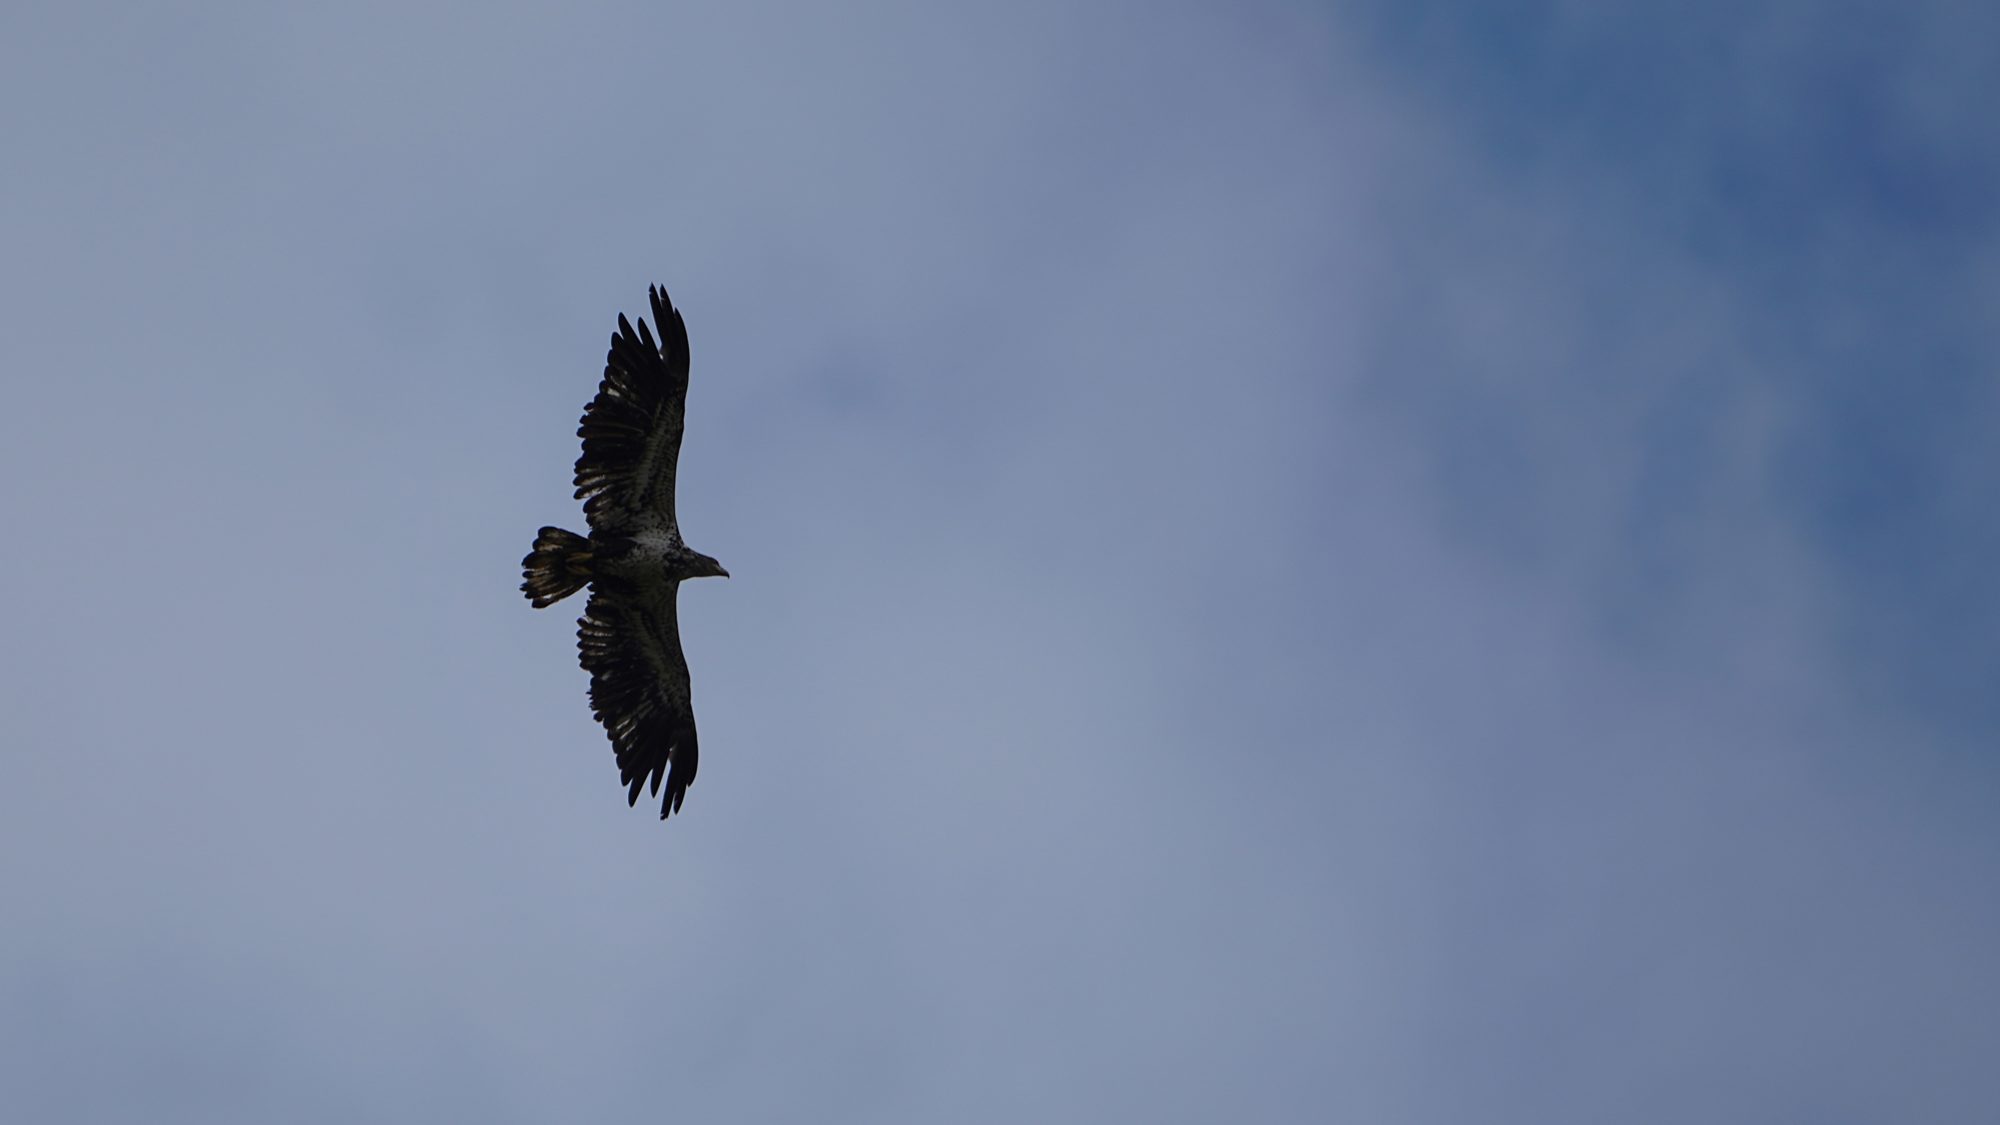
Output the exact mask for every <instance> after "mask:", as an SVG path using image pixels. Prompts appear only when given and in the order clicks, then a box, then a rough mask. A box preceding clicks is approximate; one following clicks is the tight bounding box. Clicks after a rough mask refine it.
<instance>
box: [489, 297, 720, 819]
mask: <svg viewBox="0 0 2000 1125" xmlns="http://www.w3.org/2000/svg"><path fill="white" fill-rule="evenodd" d="M648 293H649V295H650V297H651V299H652V304H653V324H654V325H655V326H656V327H657V328H658V329H659V334H660V335H659V340H658V341H657V342H655V341H654V339H653V333H652V332H651V331H650V330H649V329H648V328H647V326H646V318H645V317H643V316H642V317H640V318H639V328H638V331H636V332H635V331H633V329H632V325H631V323H630V322H628V321H627V320H626V319H625V314H623V313H620V314H619V315H618V331H617V333H616V334H614V335H613V336H612V337H611V351H610V353H609V354H608V355H606V356H605V357H604V381H603V382H601V383H599V384H598V386H597V397H596V398H593V399H591V400H590V404H589V405H588V406H585V407H584V408H583V422H582V424H581V425H580V426H579V427H578V428H577V431H576V433H577V436H578V437H580V438H582V439H583V455H582V456H580V457H578V458H577V459H576V498H577V499H579V500H581V501H583V514H584V518H585V519H586V520H588V521H589V523H590V535H589V536H588V537H585V536H582V535H578V534H576V533H575V532H571V531H564V530H563V529H562V528H559V527H545V528H542V530H541V532H540V533H539V534H537V535H536V536H535V546H534V549H533V550H532V551H530V552H529V553H528V557H527V558H525V559H522V560H521V570H522V575H523V578H524V581H523V582H522V583H521V592H522V593H524V594H526V595H527V596H528V600H529V601H531V602H533V603H534V605H535V608H536V609H543V608H546V607H548V606H551V605H554V604H555V603H557V602H559V601H561V600H562V599H564V598H566V597H568V596H570V595H571V594H574V593H576V592H577V591H578V590H581V589H582V588H583V587H585V586H589V587H590V600H589V601H588V602H587V603H585V605H584V610H583V616H582V617H581V618H580V619H578V621H577V623H576V649H577V658H578V660H579V662H581V663H582V665H583V669H584V671H586V672H589V673H590V709H591V712H592V713H593V715H594V716H595V717H596V718H597V721H598V722H601V723H603V724H604V731H605V733H606V734H608V735H610V736H611V747H612V749H613V750H614V751H616V752H617V755H618V777H619V780H620V781H621V782H623V783H624V785H625V787H626V793H625V803H626V804H627V805H637V804H638V803H639V791H640V790H641V789H643V788H645V787H646V785H647V783H648V782H650V783H651V785H652V795H653V796H655V797H658V796H660V781H661V778H662V776H664V777H665V780H666V786H667V793H666V796H665V798H663V799H662V800H661V802H660V819H662V820H665V819H666V818H667V817H668V816H669V815H671V814H673V813H676V812H679V811H680V807H681V801H682V799H683V798H685V797H686V796H687V789H688V786H689V785H692V784H693V783H694V774H695V768H696V767H697V766H698V765H699V764H700V749H699V746H698V744H697V742H696V740H695V728H694V708H693V706H692V705H691V703H690V701H689V693H688V666H687V658H686V657H685V656H683V655H682V654H681V630H680V622H679V619H678V617H677V615H676V613H675V602H676V601H677V599H678V597H679V594H680V587H681V582H682V581H683V580H685V579H689V578H703V577H708V576H711V575H712V576H715V577H719V578H727V577H729V572H728V571H726V570H724V569H722V564H720V563H718V562H716V561H715V560H714V559H712V558H710V557H708V556H707V555H704V554H702V553H701V552H699V551H694V550H690V549H688V546H687V544H685V543H683V542H681V530H680V525H679V523H678V522H677V521H676V520H675V519H674V470H675V466H676V463H677V462H678V461H679V460H680V453H681V422H682V418H683V414H684V409H685V406H686V402H687V387H688V338H687V325H686V324H685V323H684V322H683V321H682V320H681V314H680V310H679V309H676V308H674V305H673V302H672V301H671V300H669V299H668V298H667V293H666V290H664V289H661V288H659V287H658V286H654V287H653V288H651V289H650V290H648Z"/></svg>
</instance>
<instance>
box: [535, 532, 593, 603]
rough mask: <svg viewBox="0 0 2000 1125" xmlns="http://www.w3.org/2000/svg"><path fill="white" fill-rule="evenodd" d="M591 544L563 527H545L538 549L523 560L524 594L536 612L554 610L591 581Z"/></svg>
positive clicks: (538, 542) (537, 541)
mask: <svg viewBox="0 0 2000 1125" xmlns="http://www.w3.org/2000/svg"><path fill="white" fill-rule="evenodd" d="M590 555H591V550H590V540H588V539H585V538H584V537H583V536H581V535H578V534H577V533H575V532H573V531H564V530H563V529H562V528H560V527H545V528H543V529H542V530H541V534H539V535H537V536H535V549H534V550H532V551H529V552H528V557H527V558H525V559H522V560H521V576H522V578H523V579H525V581H523V582H522V583H521V592H522V593H524V594H526V595H528V600H529V601H531V602H533V603H535V608H536V609H542V608H545V607H547V606H552V605H554V604H556V603H557V602H559V601H561V600H563V599H564V598H566V597H569V596H570V595H571V594H574V593H576V592H577V591H578V590H581V589H583V584H584V583H586V582H588V581H590Z"/></svg>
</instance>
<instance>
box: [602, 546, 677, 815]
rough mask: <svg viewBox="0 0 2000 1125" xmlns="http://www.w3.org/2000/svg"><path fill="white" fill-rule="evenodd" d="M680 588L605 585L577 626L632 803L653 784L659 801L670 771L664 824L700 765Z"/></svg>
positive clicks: (671, 584)
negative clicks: (683, 645) (677, 606)
mask: <svg viewBox="0 0 2000 1125" xmlns="http://www.w3.org/2000/svg"><path fill="white" fill-rule="evenodd" d="M606 587H608V588H606ZM679 590H680V583H678V582H661V583H658V584H651V585H647V586H643V587H635V586H632V585H630V584H626V583H615V584H614V583H607V582H604V581H599V583H598V585H597V587H594V588H593V590H592V593H591V595H590V604H589V605H588V606H587V607H585V609H584V611H583V617H582V619H581V620H579V621H578V622H577V623H576V624H577V628H576V648H577V655H578V657H579V659H580V660H581V661H582V663H583V667H584V670H585V671H588V672H589V673H590V708H591V711H592V712H593V713H595V714H596V716H597V719H598V721H599V722H601V723H603V724H604V730H605V733H607V734H609V735H610V736H611V746H612V749H613V750H615V751H616V752H617V754H618V776H619V780H621V781H622V782H624V783H625V786H626V790H627V791H626V803H627V804H632V805H636V804H638V803H639V790H640V789H642V788H644V787H645V785H646V783H647V781H648V779H650V780H651V782H652V788H653V795H654V796H656V797H657V796H659V794H660V779H661V776H662V774H664V775H665V777H666V783H667V795H666V798H665V800H663V801H662V802H661V804H660V819H662V820H665V819H666V818H667V816H668V815H669V814H671V813H675V812H679V811H680V807H681V800H682V798H684V797H685V796H687V788H688V786H689V785H692V784H693V783H694V774H695V769H696V768H697V766H698V765H699V764H700V749H699V746H698V744H697V742H696V740H695V730H694V708H693V707H692V706H691V705H690V703H689V693H688V667H687V658H686V657H685V656H683V655H681V630H680V621H679V617H678V615H677V614H676V613H675V601H676V599H677V596H678V593H679Z"/></svg>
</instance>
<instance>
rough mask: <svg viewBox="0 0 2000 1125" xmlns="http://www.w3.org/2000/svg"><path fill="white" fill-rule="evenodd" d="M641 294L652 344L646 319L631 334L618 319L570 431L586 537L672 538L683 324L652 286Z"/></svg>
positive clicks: (684, 363)
mask: <svg viewBox="0 0 2000 1125" xmlns="http://www.w3.org/2000/svg"><path fill="white" fill-rule="evenodd" d="M648 292H649V293H650V295H651V297H652V303H653V323H654V325H655V326H657V327H658V328H659V331H660V338H659V341H658V342H657V343H656V342H655V341H654V339H653V333H652V332H651V331H650V330H649V329H648V328H647V326H646V318H645V317H640V318H639V329H638V331H636V332H634V331H633V330H632V325H631V323H630V322H629V321H627V320H626V319H625V314H623V313H620V314H618V332H617V334H615V335H613V336H612V337H611V350H610V352H609V353H608V354H606V355H605V357H604V380H603V382H601V383H599V384H598V385H597V397H596V398H593V399H591V400H590V405H588V406H586V407H584V408H583V422H582V424H581V425H579V426H578V427H577V431H576V432H577V436H578V437H581V438H582V439H583V455H582V456H580V457H578V458H577V459H576V498H577V499H579V500H582V501H583V512H584V516H585V518H587V519H589V521H590V526H591V527H592V528H593V529H608V530H616V531H619V532H621V533H623V534H635V533H637V532H639V531H643V530H650V529H664V530H666V531H669V532H671V533H673V534H674V535H676V536H678V535H679V526H678V525H677V524H676V523H675V521H674V468H675V465H676V464H677V463H678V462H679V461H680V456H681V426H682V422H683V419H684V413H683V411H684V409H685V407H686V404H687V387H688V337H687V324H686V323H685V322H683V321H682V320H681V314H680V310H679V309H676V308H674V305H673V302H672V301H670V300H668V298H667V291H666V290H664V289H661V288H660V287H659V286H654V287H652V288H651V289H650V290H649V291H648Z"/></svg>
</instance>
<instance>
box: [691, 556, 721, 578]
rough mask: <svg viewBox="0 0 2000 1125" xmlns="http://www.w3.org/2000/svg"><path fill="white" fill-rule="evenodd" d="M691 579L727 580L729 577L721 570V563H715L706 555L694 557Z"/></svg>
mask: <svg viewBox="0 0 2000 1125" xmlns="http://www.w3.org/2000/svg"><path fill="white" fill-rule="evenodd" d="M691 577H694V578H727V577H729V572H728V571H726V570H724V569H722V564H721V563H719V562H716V561H715V560H714V559H712V558H709V557H708V556H707V555H696V556H695V557H694V574H693V575H691Z"/></svg>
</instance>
